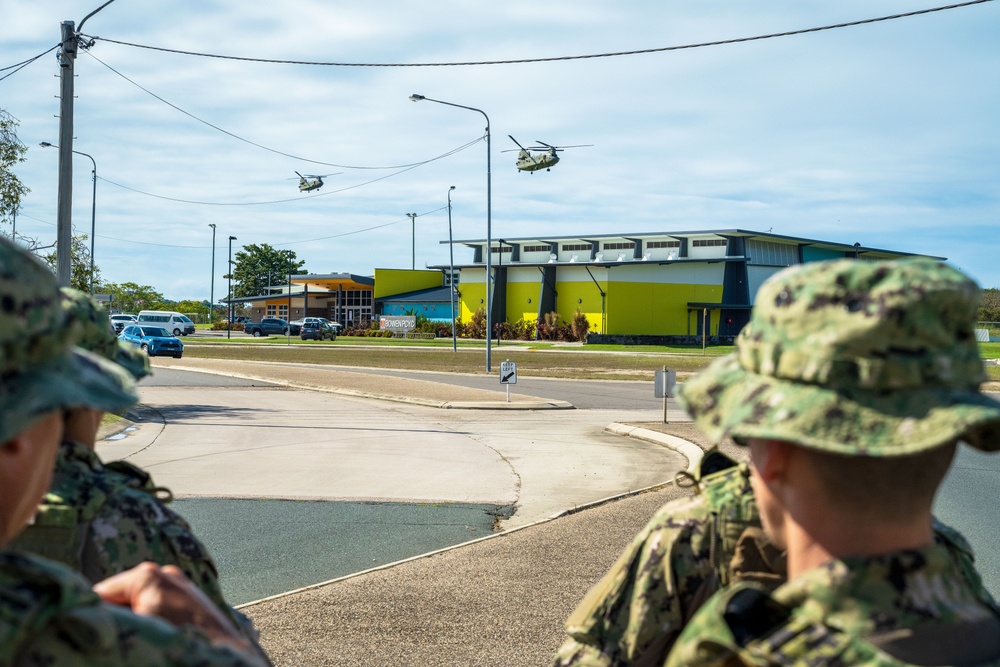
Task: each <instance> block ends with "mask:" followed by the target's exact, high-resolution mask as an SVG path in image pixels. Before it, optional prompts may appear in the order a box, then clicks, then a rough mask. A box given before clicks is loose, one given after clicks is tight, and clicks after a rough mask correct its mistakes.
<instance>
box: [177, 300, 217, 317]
mask: <svg viewBox="0 0 1000 667" xmlns="http://www.w3.org/2000/svg"><path fill="white" fill-rule="evenodd" d="M173 309H174V310H176V311H177V312H178V313H184V314H185V315H187V314H191V313H193V314H195V315H205V316H207V315H208V301H196V300H194V299H185V300H184V301H178V302H177V303H175V304H174V305H173Z"/></svg>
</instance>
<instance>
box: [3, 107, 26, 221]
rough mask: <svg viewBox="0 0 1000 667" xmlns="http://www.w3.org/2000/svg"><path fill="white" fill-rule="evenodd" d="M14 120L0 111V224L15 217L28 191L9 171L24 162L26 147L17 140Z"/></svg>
mask: <svg viewBox="0 0 1000 667" xmlns="http://www.w3.org/2000/svg"><path fill="white" fill-rule="evenodd" d="M18 125H19V123H18V121H17V119H16V118H14V117H13V116H11V115H10V114H9V113H8V112H7V111H5V110H3V109H0V222H7V221H8V220H9V219H10V218H11V217H12V216H14V215H16V213H17V209H18V208H20V206H21V199H22V198H23V197H24V195H26V194H28V192H29V190H28V188H27V187H25V186H24V184H23V183H21V181H20V179H18V177H17V176H16V175H15V174H14V172H13V171H11V169H12V167H13V166H14V165H15V164H17V163H18V162H24V154H25V153H26V152H27V151H28V149H27V147H26V146H25V145H24V144H22V143H21V141H20V140H19V139H18V138H17V126H18Z"/></svg>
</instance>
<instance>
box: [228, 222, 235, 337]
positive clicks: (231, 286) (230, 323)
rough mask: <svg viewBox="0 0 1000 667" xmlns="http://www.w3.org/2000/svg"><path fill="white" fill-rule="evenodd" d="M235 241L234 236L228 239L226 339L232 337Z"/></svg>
mask: <svg viewBox="0 0 1000 667" xmlns="http://www.w3.org/2000/svg"><path fill="white" fill-rule="evenodd" d="M235 240H237V239H236V237H235V236H230V237H229V271H228V272H227V273H226V275H227V276H228V277H229V295H228V296H227V297H226V298H227V299H228V300H229V322H228V323H227V324H226V338H232V337H233V241H235Z"/></svg>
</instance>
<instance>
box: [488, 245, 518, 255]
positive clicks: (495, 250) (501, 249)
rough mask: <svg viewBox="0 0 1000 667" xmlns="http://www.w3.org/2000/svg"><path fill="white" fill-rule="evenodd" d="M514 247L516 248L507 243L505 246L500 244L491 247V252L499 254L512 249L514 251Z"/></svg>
mask: <svg viewBox="0 0 1000 667" xmlns="http://www.w3.org/2000/svg"><path fill="white" fill-rule="evenodd" d="M513 249H514V248H512V247H511V246H509V245H505V246H498V247H496V248H490V252H491V253H493V254H494V255H495V254H497V253H498V252H510V251H512V250H513Z"/></svg>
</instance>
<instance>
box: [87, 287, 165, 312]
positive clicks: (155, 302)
mask: <svg viewBox="0 0 1000 667" xmlns="http://www.w3.org/2000/svg"><path fill="white" fill-rule="evenodd" d="M101 290H102V291H103V292H105V293H107V294H110V295H111V307H112V308H113V309H114V310H120V311H121V312H123V313H133V314H135V313H138V312H139V311H140V310H176V309H175V308H174V307H172V306H170V307H168V303H167V301H166V299H164V298H163V295H162V294H160V293H159V292H157V291H156V290H155V289H153V288H152V287H150V286H149V285H138V284H136V283H104V284H103V285H101Z"/></svg>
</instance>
